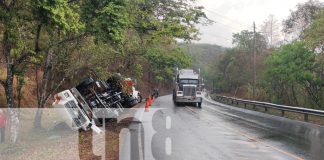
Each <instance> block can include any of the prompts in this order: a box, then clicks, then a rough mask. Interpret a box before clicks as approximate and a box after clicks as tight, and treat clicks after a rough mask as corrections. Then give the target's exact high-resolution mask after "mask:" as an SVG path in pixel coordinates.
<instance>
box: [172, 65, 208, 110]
mask: <svg viewBox="0 0 324 160" xmlns="http://www.w3.org/2000/svg"><path fill="white" fill-rule="evenodd" d="M173 101H174V102H175V104H179V103H195V104H197V105H198V107H201V103H202V82H201V79H200V71H199V72H198V73H196V72H194V70H193V69H181V70H178V69H177V71H176V77H175V82H174V89H173Z"/></svg>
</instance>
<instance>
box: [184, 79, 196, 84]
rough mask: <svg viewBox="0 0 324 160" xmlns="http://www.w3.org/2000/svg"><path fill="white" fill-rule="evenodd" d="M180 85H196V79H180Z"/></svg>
mask: <svg viewBox="0 0 324 160" xmlns="http://www.w3.org/2000/svg"><path fill="white" fill-rule="evenodd" d="M180 83H181V84H198V79H180Z"/></svg>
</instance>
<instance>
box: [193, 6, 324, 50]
mask: <svg viewBox="0 0 324 160" xmlns="http://www.w3.org/2000/svg"><path fill="white" fill-rule="evenodd" d="M306 1H308V0H198V5H203V6H204V7H205V13H206V14H207V16H208V17H209V18H210V19H211V20H213V21H215V23H214V24H212V25H210V26H199V28H200V32H201V34H202V35H200V38H201V40H200V41H198V43H210V44H218V45H222V46H226V47H230V46H232V41H231V38H232V33H233V32H234V33H235V32H236V33H237V32H239V31H241V30H244V29H249V30H252V25H253V21H255V23H256V27H257V30H258V29H259V28H260V25H261V24H262V23H263V22H264V21H265V20H266V19H267V17H268V16H269V15H270V14H273V15H274V16H275V17H276V19H278V21H279V22H280V24H281V22H282V20H283V19H286V18H287V17H288V16H289V14H290V10H295V9H296V5H297V4H298V3H304V2H306ZM321 1H324V0H321ZM195 43H197V42H195Z"/></svg>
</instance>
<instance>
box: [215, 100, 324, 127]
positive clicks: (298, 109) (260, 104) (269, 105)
mask: <svg viewBox="0 0 324 160" xmlns="http://www.w3.org/2000/svg"><path fill="white" fill-rule="evenodd" d="M215 98H216V99H217V100H220V101H222V102H226V103H228V104H232V105H234V103H236V104H237V105H238V104H239V103H243V104H244V108H246V107H247V105H248V104H249V105H252V106H253V110H256V107H264V110H265V112H267V111H268V108H272V109H276V110H280V111H281V116H284V115H285V111H289V112H295V113H300V114H304V120H305V121H308V115H314V116H320V117H324V111H322V110H315V109H309V108H301V107H293V106H285V105H279V104H274V103H268V102H260V101H251V100H244V99H239V98H232V97H226V96H215Z"/></svg>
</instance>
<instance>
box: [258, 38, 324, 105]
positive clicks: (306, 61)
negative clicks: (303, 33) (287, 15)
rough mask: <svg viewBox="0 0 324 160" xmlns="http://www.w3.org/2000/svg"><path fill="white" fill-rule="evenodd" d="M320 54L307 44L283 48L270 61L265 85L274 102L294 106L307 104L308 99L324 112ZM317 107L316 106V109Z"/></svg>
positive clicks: (298, 43)
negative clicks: (318, 58)
mask: <svg viewBox="0 0 324 160" xmlns="http://www.w3.org/2000/svg"><path fill="white" fill-rule="evenodd" d="M315 59H316V54H315V53H314V52H312V51H310V50H309V49H308V48H307V47H306V46H305V44H304V43H303V42H294V43H292V44H287V45H284V46H282V47H280V48H279V49H278V50H276V51H274V52H273V53H272V54H271V55H270V56H269V57H268V58H267V60H266V65H267V69H266V70H265V77H264V78H265V81H266V83H268V84H267V91H268V94H269V95H270V96H271V98H272V100H274V101H277V102H281V103H285V104H290V105H300V104H305V105H306V104H307V102H305V101H304V102H303V101H301V100H302V99H303V98H301V97H303V96H304V94H305V95H307V97H308V98H309V100H310V101H311V102H312V103H311V104H313V105H315V106H317V107H318V108H321V107H322V106H321V105H322V104H323V97H322V96H323V95H322V93H323V81H321V80H320V79H318V77H317V76H316V74H314V73H315V72H316V69H317V67H318V66H317V65H316V63H315ZM315 106H312V107H313V108H315Z"/></svg>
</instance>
